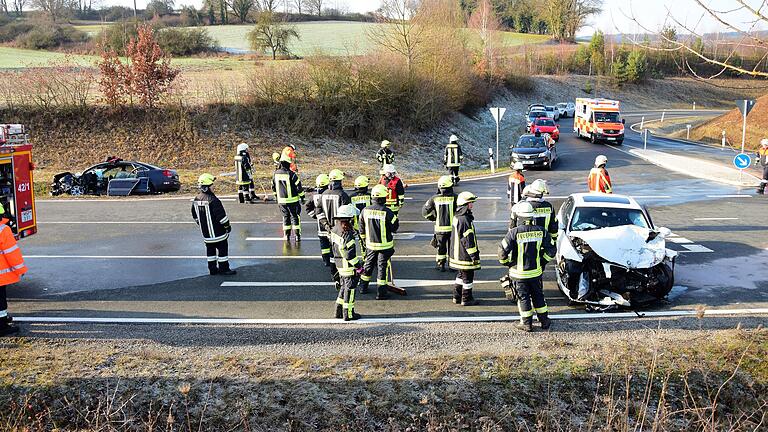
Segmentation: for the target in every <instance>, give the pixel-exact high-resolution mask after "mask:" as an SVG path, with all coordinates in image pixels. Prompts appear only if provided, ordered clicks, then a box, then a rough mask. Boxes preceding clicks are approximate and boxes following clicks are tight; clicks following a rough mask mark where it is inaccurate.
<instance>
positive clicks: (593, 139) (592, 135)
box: [589, 133, 597, 144]
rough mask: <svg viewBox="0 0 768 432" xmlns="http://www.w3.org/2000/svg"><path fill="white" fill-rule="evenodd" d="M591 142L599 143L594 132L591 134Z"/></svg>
mask: <svg viewBox="0 0 768 432" xmlns="http://www.w3.org/2000/svg"><path fill="white" fill-rule="evenodd" d="M589 142H591V143H592V144H597V137H595V134H594V133H591V134H589Z"/></svg>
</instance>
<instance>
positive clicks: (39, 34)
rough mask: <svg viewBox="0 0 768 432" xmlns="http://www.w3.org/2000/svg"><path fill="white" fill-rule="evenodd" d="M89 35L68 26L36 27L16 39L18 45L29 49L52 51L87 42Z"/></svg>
mask: <svg viewBox="0 0 768 432" xmlns="http://www.w3.org/2000/svg"><path fill="white" fill-rule="evenodd" d="M87 40H88V34H86V33H84V32H81V31H80V30H77V29H76V28H74V27H72V26H70V25H67V26H61V27H36V28H34V29H32V30H30V31H29V32H27V33H25V34H23V35H21V36H19V37H17V38H16V44H17V45H18V46H20V47H22V48H27V49H51V48H57V47H60V46H62V45H66V44H71V43H80V42H86V41H87Z"/></svg>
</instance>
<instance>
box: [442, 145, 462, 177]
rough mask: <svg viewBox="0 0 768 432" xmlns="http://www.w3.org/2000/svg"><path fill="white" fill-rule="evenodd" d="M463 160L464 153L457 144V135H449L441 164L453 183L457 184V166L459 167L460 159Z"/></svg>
mask: <svg viewBox="0 0 768 432" xmlns="http://www.w3.org/2000/svg"><path fill="white" fill-rule="evenodd" d="M462 160H464V154H463V153H462V152H461V147H460V146H459V137H457V136H456V135H451V138H450V139H449V140H448V145H447V146H445V154H444V155H443V164H444V165H445V168H446V169H447V170H448V174H449V175H450V176H451V180H453V185H454V186H456V185H458V184H459V180H460V179H459V168H461V161H462Z"/></svg>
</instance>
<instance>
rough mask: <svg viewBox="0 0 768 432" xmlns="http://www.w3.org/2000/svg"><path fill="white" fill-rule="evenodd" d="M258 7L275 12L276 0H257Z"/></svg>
mask: <svg viewBox="0 0 768 432" xmlns="http://www.w3.org/2000/svg"><path fill="white" fill-rule="evenodd" d="M258 5H259V8H260V9H261V10H262V11H264V12H269V13H275V12H277V6H278V5H279V2H278V0H259V1H258Z"/></svg>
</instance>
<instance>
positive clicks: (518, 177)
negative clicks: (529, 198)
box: [507, 161, 525, 205]
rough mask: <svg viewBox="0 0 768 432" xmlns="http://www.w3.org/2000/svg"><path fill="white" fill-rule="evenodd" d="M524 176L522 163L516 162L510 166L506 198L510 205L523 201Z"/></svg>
mask: <svg viewBox="0 0 768 432" xmlns="http://www.w3.org/2000/svg"><path fill="white" fill-rule="evenodd" d="M523 189H525V176H524V175H523V163H522V162H520V161H518V162H515V163H514V164H512V174H510V175H509V180H508V181H507V196H508V197H509V203H510V205H515V204H517V203H518V202H520V201H522V200H523V199H524V197H523Z"/></svg>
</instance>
